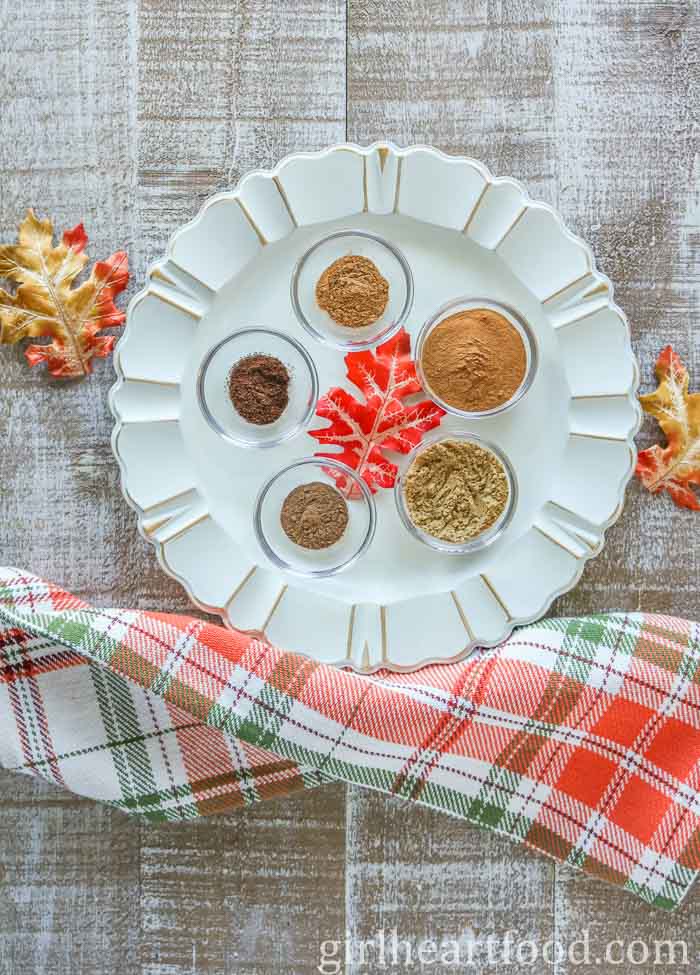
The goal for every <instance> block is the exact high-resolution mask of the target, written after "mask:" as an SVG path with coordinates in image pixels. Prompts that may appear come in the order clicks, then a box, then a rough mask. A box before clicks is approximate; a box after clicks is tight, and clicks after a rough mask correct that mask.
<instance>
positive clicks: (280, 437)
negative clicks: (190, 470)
mask: <svg viewBox="0 0 700 975" xmlns="http://www.w3.org/2000/svg"><path fill="white" fill-rule="evenodd" d="M251 355H269V356H273V357H274V358H275V359H279V360H280V362H282V363H284V365H285V366H286V368H287V372H288V373H289V388H288V391H289V402H288V403H287V406H286V408H285V410H284V412H283V413H282V415H281V416H280V417H279V418H278V419H277V420H275V421H274V422H273V423H265V424H256V423H250V422H249V421H248V420H245V419H243V417H242V416H240V415H239V413H238V412H237V411H236V408H235V407H234V405H233V403H232V402H231V399H230V397H229V391H228V378H229V374H230V372H231V369H232V368H233V366H234V365H235V364H236V363H237V362H240V360H241V359H245V358H247V357H248V356H251ZM317 400H318V374H317V372H316V366H315V365H314V361H313V359H312V358H311V356H310V355H309V353H308V352H307V351H306V349H305V348H304V347H303V346H302V345H300V343H299V342H297V341H296V340H295V339H293V338H292V337H291V336H289V335H284V334H283V333H282V332H275V331H274V330H272V329H269V328H264V327H263V326H257V325H256V326H251V327H249V328H241V329H238V330H237V331H235V332H232V333H231V334H230V335H227V336H226V338H223V339H221V341H220V342H217V343H216V345H214V346H212V348H211V349H209V351H208V352H207V353H206V355H205V356H204V358H203V359H202V363H201V365H200V367H199V372H198V374H197V401H198V403H199V408H200V409H201V411H202V414H203V416H204V419H205V420H206V421H207V423H208V424H209V426H210V427H211V428H212V430H215V431H216V433H218V435H219V436H220V437H221V438H222V439H223V440H225V441H227V442H228V443H231V444H235V445H236V446H237V447H276V446H277V445H278V444H281V443H284V441H285V440H290V439H291V438H292V437H295V436H296V435H297V434H298V433H300V432H301V431H302V430H304V429H305V428H306V426H307V425H308V423H309V421H310V419H311V417H312V416H313V413H314V409H315V408H316V402H317Z"/></svg>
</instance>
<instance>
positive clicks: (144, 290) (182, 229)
mask: <svg viewBox="0 0 700 975" xmlns="http://www.w3.org/2000/svg"><path fill="white" fill-rule="evenodd" d="M378 150H385V151H387V152H390V153H393V154H395V155H396V156H398V157H406V156H408V155H410V154H412V153H415V152H426V153H428V154H430V155H433V156H436V157H438V158H439V159H442V160H446V161H448V162H450V163H454V162H463V163H467V164H469V165H471V166H472V167H474V168H475V169H476V170H477V171H478V172H479V173H480V174H481V176H482V177H483V178H484V180H485V181H486V183H487V184H489V185H493V184H495V185H499V184H508V185H511V186H514V187H516V188H517V190H518V192H519V193H520V194H521V196H522V199H523V204H524V208H536V209H539V210H543V211H545V212H546V213H548V214H549V215H550V216H551V217H552V218H553V219H554V221H555V224H556V226H557V229H558V231H559V232H560V233H562V234H563V236H564V237H565V238H566V239H568V240H569V241H570V242H571V243H573V244H574V245H575V246H577V247H578V248H579V249H580V250H581V251H582V252H583V254H584V255H585V258H586V261H587V264H588V269H589V272H590V274H591V275H592V276H594V277H595V278H596V281H597V283H598V284H604V285H605V287H606V289H607V292H608V299H607V301H606V305H605V307H607V308H609V309H610V310H611V311H612V312H613V313H614V314H615V315H616V316H617V317H618V318H619V320H620V321H621V322H622V323H623V325H624V328H625V331H626V333H627V337H628V340H629V347H630V352H631V361H632V367H633V368H632V379H631V382H630V384H629V386H628V388H627V389H626V390H625V392H624V395H625V398H626V400H627V402H629V403H630V405H631V406H632V407H633V410H634V413H635V422H634V423H633V424H632V425H631V426H630V428H629V429H628V431H627V436H626V438H625V440H624V441H620V442H624V443H625V444H626V445H627V447H628V449H629V452H630V463H629V468H628V470H627V472H626V473H625V475H624V476H623V477H622V479H621V481H620V486H619V490H618V498H617V502H618V503H617V505H616V507H615V509H614V510H613V512H612V513H611V515H610V516H609V517H608V518H607V519H606V520H605V521H604V522H601V523H600V524H599V525H596V527H597V528H598V529H599V540H598V543H597V544H596V545H595V547H594V548H591V549H589V550H588V551H586V552H584V553H583V554H582V555H580V556H577V557H576V559H577V568H576V571H575V573H574V574H573V576H571V578H570V579H569V580H568V581H567V582H565V583H564V585H563V586H561V587H559V588H557V589H555V590H554V591H553V592H551V593H549V594H548V595H547V596H546V597H545V600H544V602H543V604H542V605H541V606H540V607H539V609H538V610H537V611H536V612H534V613H532V614H529V615H528V616H524V617H521V616H518V617H511V616H510V614H509V613H508V614H507V618H506V620H505V622H504V626H503V630H502V632H500V633H499V635H498V637H497V638H494V639H492V640H484V639H477V638H474V639H469V640H468V641H467V643H466V645H465V646H464V648H463V649H462V650H460V651H458V652H457V653H456V654H452V655H450V656H428V657H424V658H421V659H420V660H418V661H416V662H414V663H411V664H400V663H397V662H395V661H392V660H391V659H390V658H389V657H384V655H382V659H381V660H379V661H378V662H376V663H374V664H371V665H368V666H364V665H362V664H360V663H358V661H357V660H355V659H353V658H351V657H350V656H348V655H346V657H344V658H342V659H338V660H333V661H331V662H329V663H327V662H325V661H324V664H326V665H328V666H336V667H346V668H349V669H352V670H353V671H355V672H357V673H361V674H367V675H371V674H376V673H377V672H380V671H391V672H395V673H413V672H415V671H417V670H420V669H421V668H423V667H426V666H432V665H435V664H454V663H457V662H459V661H460V660H464V659H466V658H467V657H468V656H469V655H470V654H471V653H472V652H473V651H474V650H475V649H476V648H486V649H488V648H492V647H495V646H498V645H499V644H501V643H503V641H504V640H506V639H508V638H509V637H510V635H511V634H512V632H513V630H514V629H516V628H518V627H522V626H527V625H529V624H532V623H534V622H536V621H537V620H539V619H541V618H542V617H543V616H544V615H545V614H546V613H547V611H548V610H549V608H550V607H551V605H552V603H553V602H554V601H555V600H556V599H558V598H560V597H561V596H563V595H564V594H565V593H567V592H570V591H571V590H572V589H574V588H575V587H576V586H577V585H578V583H579V581H580V579H581V576H582V575H583V572H584V570H585V568H586V566H587V565H588V562H589V560H591V559H593V558H595V557H596V556H597V555H599V554H600V552H601V551H602V549H603V548H604V546H605V542H606V535H607V532H608V531H609V529H610V528H611V527H612V526H613V525H614V524H615V523H616V522H617V521H618V519H619V518H620V516H621V514H622V511H623V509H624V505H625V498H626V493H627V489H628V488H629V485H630V483H631V481H632V479H633V476H634V469H635V465H636V459H637V447H636V444H635V437H636V435H637V433H638V431H639V428H640V426H641V423H642V419H643V417H642V412H641V409H640V407H639V402H638V398H637V393H638V389H639V383H640V371H639V363H638V360H637V357H636V355H635V353H634V349H633V348H632V343H631V339H632V334H631V329H630V325H629V320H628V318H627V315H626V314H625V312H624V311H623V309H622V308H621V307H620V306H619V305H618V304H617V302H616V300H615V286H614V283H613V282H612V280H611V279H610V278H609V277H608V275H607V274H605V272H603V271H601V270H600V269H599V268H598V266H597V263H596V259H595V255H594V253H593V250H592V248H591V246H590V244H588V242H587V241H586V240H584V239H583V238H582V237H580V236H579V235H578V234H575V233H574V232H573V231H572V230H570V229H569V228H568V226H567V225H566V224H565V223H564V220H563V218H562V216H561V214H560V213H559V211H558V210H557V209H555V208H554V207H553V206H551V205H550V204H549V203H546V202H545V201H542V200H536V199H533V198H532V197H531V196H530V194H529V192H528V191H527V189H526V187H525V186H524V184H523V183H522V182H521V181H520V180H518V179H517V178H515V177H512V176H495V175H494V174H493V173H492V172H491V170H490V169H489V167H488V166H487V165H486V164H485V163H483V162H481V161H480V160H478V159H475V158H473V157H471V156H467V155H464V154H462V153H448V152H445V151H443V150H442V149H439V148H437V147H435V146H431V145H428V144H426V143H412V144H410V145H407V146H404V147H401V146H399V145H397V144H396V143H394V142H393V141H391V140H387V139H381V140H377V141H375V142H372V143H370V144H368V145H365V146H362V145H359V144H357V143H352V142H338V143H333V144H331V145H328V146H325V147H324V148H322V149H318V150H300V151H294V152H290V153H287V154H286V155H285V156H283V157H282V158H281V159H280V160H279V162H277V164H276V165H275V166H274V167H272V168H269V169H265V168H263V167H257V168H254V169H251V170H248V171H247V172H246V173H244V175H243V176H242V177H241V178H240V179H239V180H238V181H237V182H236V183H235V184H234V186H233V187H231V188H229V189H226V190H218V191H217V192H215V193H213V194H211V195H210V196H208V197H207V198H206V199H205V200H204V201H203V202H202V204H201V205H200V207H199V209H198V211H197V213H196V214H195V215H194V216H193V217H192V218H191V219H190V220H188V221H186V222H185V223H183V224H182V225H181V226H179V227H178V228H177V229H176V230H175V231H174V232H173V233H172V234H171V235H170V237H169V238H168V241H167V244H166V247H165V250H164V252H163V254H162V255H161V256H160V257H159V258H157V259H156V260H154V261H151V262H150V263H149V264H148V266H147V268H146V272H145V278H144V284H143V286H142V287H141V288H140V289H139V290H138V291H137V292H136V293H135V294H134V295H133V296H132V297H131V299H130V300H129V303H128V305H127V308H126V323H125V326H124V329H123V331H122V333H121V334H120V336H119V340H118V342H117V345H116V348H115V350H114V355H113V357H112V362H113V367H114V371H115V373H116V380H115V382H114V383H113V385H112V386H111V387H110V389H109V392H108V396H107V402H108V406H109V409H110V412H111V414H112V417H113V420H114V425H113V428H112V432H111V436H110V444H111V448H112V452H113V454H114V457H115V459H116V461H117V465H118V469H119V487H120V491H121V494H122V497H123V498H124V500H125V501H126V503H127V506H128V507H129V508H131V509H132V510H133V511H134V513H135V514H136V516H137V518H136V521H137V530H138V532H139V534H140V535H141V537H142V538H143V539H144V540H145V541H146V542H148V544H149V545H151V546H152V547H153V549H154V550H155V555H156V559H157V562H158V564H159V566H160V568H161V569H162V571H163V572H164V573H165V574H166V575H168V576H169V577H170V578H172V579H174V580H175V581H176V582H178V583H179V584H180V585H181V586H182V587H183V589H184V590H185V592H186V594H187V596H188V598H189V600H190V601H191V602H192V604H193V605H194V606H195V607H196V608H197V609H199V610H200V611H201V612H204V613H207V614H209V615H213V616H218V617H219V618H220V619H221V622H222V624H223V626H224V627H225V628H226V629H229V630H231V631H234V632H240V633H245V634H247V635H250V636H251V638H255V639H262V640H265V641H267V642H269V638H268V637H267V636H266V634H265V632H264V630H260V629H241V628H239V627H236V626H234V624H233V623H232V622H231V620H230V619H229V618H228V614H227V612H226V606H215V605H213V604H211V603H207V602H206V601H203V600H201V599H200V598H199V597H198V596H197V595H196V593H195V592H194V591H193V588H192V585H191V584H190V582H189V581H188V580H187V579H186V578H185V577H184V576H183V575H182V574H181V573H179V572H177V571H176V570H174V569H173V568H172V566H170V565H169V563H168V561H167V558H166V555H165V552H164V547H165V544H166V543H165V542H161V541H159V540H158V539H157V538H155V537H154V536H152V535H151V534H149V533H148V532H147V531H146V530H145V528H144V525H143V516H144V514H145V511H144V509H143V508H142V507H141V506H140V505H139V504H138V503H137V502H136V501H135V500H134V499H133V498H132V497H131V494H130V492H129V487H128V473H127V467H126V463H125V461H124V458H123V457H122V455H121V453H120V450H119V437H120V434H121V432H122V430H123V427H124V420H123V417H122V416H121V413H120V411H119V407H118V405H117V402H116V397H117V394H118V393H119V391H120V390H121V388H122V387H123V385H124V384H125V383H126V382H128V381H129V380H128V377H126V376H125V374H124V371H123V368H122V365H121V357H120V346H121V345H122V342H123V340H124V338H125V337H126V333H127V330H128V327H129V323H130V321H131V318H132V315H133V312H134V310H135V308H136V307H137V306H138V304H139V303H140V302H141V301H142V300H143V299H144V297H145V296H146V295H147V294H148V291H149V286H150V283H151V279H152V276H153V274H154V272H155V271H156V270H157V269H158V268H159V267H160V266H162V264H163V262H164V261H166V260H168V259H172V260H173V261H174V263H175V264H177V265H178V266H179V264H178V262H177V261H175V260H174V259H173V258H172V251H173V248H174V245H175V243H176V241H177V240H178V239H179V237H180V236H181V235H183V234H184V233H186V232H187V231H189V230H191V229H192V228H194V227H195V226H196V225H197V224H198V223H199V222H200V221H201V220H202V219H203V218H204V215H205V213H206V211H207V210H208V209H209V207H211V206H212V205H214V204H215V203H217V202H220V201H222V200H230V199H238V198H239V197H240V194H241V191H242V189H243V188H244V186H245V184H246V183H247V182H248V181H249V180H250V179H251V178H253V177H264V178H266V179H269V180H274V178H275V177H276V175H277V174H278V173H279V171H280V170H281V169H282V168H283V167H284V166H286V165H287V163H289V162H290V161H292V160H295V159H322V158H324V157H325V156H328V155H331V154H333V153H335V152H338V151H352V152H355V153H357V154H359V155H360V156H362V157H367V156H369V155H371V154H372V153H373V152H376V151H378ZM427 222H428V223H430V221H427ZM433 226H435V224H433ZM537 300H540V299H537ZM209 517H212V516H211V514H210V515H209ZM285 589H286V586H285ZM357 605H359V604H357ZM381 609H384V607H381ZM467 635H468V634H467ZM290 652H291V651H290ZM293 652H294V653H295V654H298V655H300V656H303V657H306V658H308V659H311V660H314V661H318V657H317V656H316V655H315V654H313V653H311V652H306V651H304V650H294V651H293Z"/></svg>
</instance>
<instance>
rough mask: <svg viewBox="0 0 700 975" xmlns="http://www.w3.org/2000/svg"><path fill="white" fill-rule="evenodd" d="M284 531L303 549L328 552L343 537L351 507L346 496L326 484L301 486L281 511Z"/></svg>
mask: <svg viewBox="0 0 700 975" xmlns="http://www.w3.org/2000/svg"><path fill="white" fill-rule="evenodd" d="M280 523H281V525H282V529H283V531H284V533H285V535H287V537H288V538H290V539H291V540H292V541H293V542H294V543H295V544H296V545H301V547H302V548H309V549H316V550H317V549H321V548H328V547H329V546H330V545H333V544H334V543H335V542H337V541H338V540H339V539H340V538H342V537H343V534H344V533H345V529H346V528H347V525H348V505H347V501H346V500H345V498H344V497H343V496H342V494H341V493H340V492H339V491H337V490H336V489H335V488H334V487H331V485H330V484H324V483H323V481H311V482H310V483H309V484H300V485H299V486H298V487H295V488H294V489H293V490H292V491H290V492H289V494H288V495H287V497H286V498H285V499H284V502H283V504H282V510H281V511H280Z"/></svg>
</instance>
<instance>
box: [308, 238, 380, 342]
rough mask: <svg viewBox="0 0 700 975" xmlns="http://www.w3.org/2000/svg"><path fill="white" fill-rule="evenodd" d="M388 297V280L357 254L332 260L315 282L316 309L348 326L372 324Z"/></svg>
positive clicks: (372, 263)
mask: <svg viewBox="0 0 700 975" xmlns="http://www.w3.org/2000/svg"><path fill="white" fill-rule="evenodd" d="M388 300H389V282H388V281H387V279H386V278H385V277H384V276H383V275H382V273H381V272H380V270H379V268H378V267H377V265H376V264H375V263H374V261H371V260H370V259H369V258H368V257H362V256H361V255H359V254H347V255H346V256H345V257H339V258H338V260H337V261H333V263H332V264H331V265H329V267H327V268H326V270H325V271H324V272H323V274H322V275H321V277H320V278H319V279H318V283H317V285H316V301H317V303H318V306H319V308H321V309H322V310H323V311H325V312H328V314H329V315H330V316H331V318H332V319H333V321H334V322H336V323H337V324H338V325H345V326H347V327H348V328H362V327H363V326H365V325H373V324H374V323H375V322H376V321H377V320H378V319H379V318H381V317H382V315H383V314H384V309H385V308H386V304H387V301H388Z"/></svg>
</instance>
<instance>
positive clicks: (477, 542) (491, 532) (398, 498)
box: [394, 433, 518, 555]
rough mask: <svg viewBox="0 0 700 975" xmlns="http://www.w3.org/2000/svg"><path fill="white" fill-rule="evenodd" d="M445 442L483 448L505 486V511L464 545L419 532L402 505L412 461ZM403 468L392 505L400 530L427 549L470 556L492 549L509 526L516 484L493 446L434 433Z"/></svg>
mask: <svg viewBox="0 0 700 975" xmlns="http://www.w3.org/2000/svg"><path fill="white" fill-rule="evenodd" d="M448 440H457V441H459V442H461V443H474V444H476V445H477V446H479V447H483V448H484V449H485V450H489V451H491V453H492V454H493V455H494V456H495V457H496V459H497V460H498V461H499V462H500V464H501V467H502V468H503V471H504V473H505V475H506V480H507V482H508V500H507V501H506V504H505V507H504V508H503V511H502V512H501V513H500V515H499V516H498V518H497V519H496V521H495V522H494V523H493V525H491V526H490V527H489V528H487V529H486V531H484V532H482V533H481V534H480V535H477V536H476V537H475V538H470V539H467V540H466V541H464V542H447V541H445V540H444V539H442V538H436V537H435V536H434V535H429V534H428V532H425V531H423V529H422V528H419V527H418V526H417V525H415V524H414V523H413V521H412V519H411V515H410V514H409V510H408V505H407V504H406V497H405V494H404V483H405V480H406V475H407V474H408V472H409V470H410V469H411V465H412V464H413V461H414V460H416V458H417V457H420V455H421V454H422V453H423V452H424V451H426V450H427V449H428V447H432V446H433V444H436V443H442V442H444V441H448ZM405 464H406V466H405V467H404V468H403V470H402V471H401V472H400V473H399V475H398V477H397V478H396V483H395V485H394V500H395V502H396V510H397V512H398V514H399V518H400V519H401V522H402V524H403V526H404V527H405V528H406V530H407V531H408V532H409V534H411V535H413V537H414V538H417V539H418V541H419V542H422V543H423V544H424V545H427V546H428V547H429V548H433V549H435V550H436V551H438V552H444V553H445V554H447V555H469V554H471V553H472V552H478V551H479V550H480V549H483V548H486V547H487V546H488V545H492V544H493V543H494V542H495V541H496V539H498V538H500V537H501V535H502V534H503V533H504V531H505V530H506V528H507V527H508V525H509V524H510V522H511V520H512V518H513V515H514V514H515V508H516V505H517V501H518V481H517V477H516V475H515V471H514V470H513V467H512V465H511V463H510V461H509V460H508V458H507V457H506V455H505V454H504V453H503V451H502V450H501V449H500V448H499V447H497V446H496V445H495V444H493V443H489V442H488V441H486V440H482V439H481V437H475V436H474V435H473V434H471V433H436V434H434V435H433V436H428V437H426V438H425V439H424V440H423V441H422V443H420V444H419V445H418V446H417V447H415V448H414V449H413V450H412V451H411V453H410V454H408V456H407V458H406V462H405Z"/></svg>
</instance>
